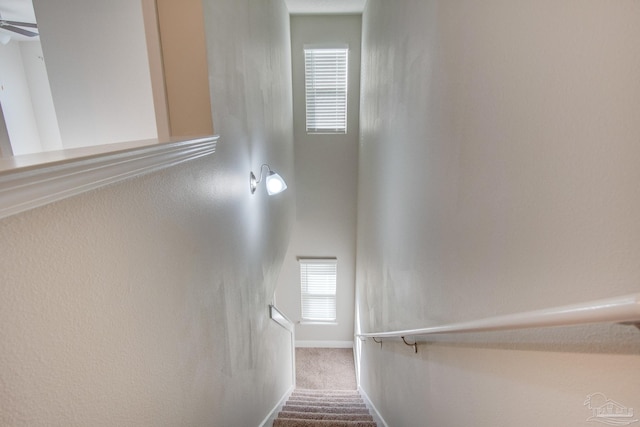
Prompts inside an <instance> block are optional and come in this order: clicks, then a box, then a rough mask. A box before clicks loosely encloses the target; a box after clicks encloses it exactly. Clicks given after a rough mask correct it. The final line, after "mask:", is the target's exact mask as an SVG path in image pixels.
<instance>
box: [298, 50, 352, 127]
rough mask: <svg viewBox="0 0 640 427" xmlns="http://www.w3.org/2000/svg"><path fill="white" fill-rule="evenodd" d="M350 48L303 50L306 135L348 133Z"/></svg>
mask: <svg viewBox="0 0 640 427" xmlns="http://www.w3.org/2000/svg"><path fill="white" fill-rule="evenodd" d="M348 57H349V47H348V46H347V45H341V46H334V47H315V46H312V45H305V47H304V76H305V94H306V106H307V108H306V111H307V133H347V86H348V85H347V75H348V63H349V61H348Z"/></svg>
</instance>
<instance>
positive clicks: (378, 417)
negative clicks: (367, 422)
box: [358, 386, 389, 427]
mask: <svg viewBox="0 0 640 427" xmlns="http://www.w3.org/2000/svg"><path fill="white" fill-rule="evenodd" d="M358 391H359V392H360V396H362V398H363V399H364V403H365V405H367V408H369V411H370V412H373V419H374V420H375V422H376V423H377V424H378V425H379V426H380V425H381V426H383V427H389V425H388V424H387V422H386V421H385V420H384V418H382V415H380V412H378V408H376V406H375V405H374V404H373V402H371V399H369V396H368V395H367V393H366V392H365V391H364V390H363V389H362V387H360V386H358Z"/></svg>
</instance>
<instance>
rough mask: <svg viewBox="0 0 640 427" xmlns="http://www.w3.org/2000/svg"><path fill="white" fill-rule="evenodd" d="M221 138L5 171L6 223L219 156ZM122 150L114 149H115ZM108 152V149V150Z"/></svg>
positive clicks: (0, 182)
mask: <svg viewBox="0 0 640 427" xmlns="http://www.w3.org/2000/svg"><path fill="white" fill-rule="evenodd" d="M218 138H219V137H218V136H211V137H206V138H197V139H190V140H184V141H177V142H167V143H162V144H149V143H148V142H146V143H144V144H145V145H143V146H138V147H133V148H131V144H128V145H126V146H127V147H128V148H126V149H120V150H118V151H109V152H106V153H98V154H93V155H92V154H89V155H84V156H80V157H75V158H66V157H65V156H62V160H59V161H54V162H50V163H44V164H35V165H29V166H25V167H17V168H15V169H13V170H5V171H0V218H4V217H7V216H11V215H15V214H17V213H20V212H24V211H26V210H29V209H33V208H35V207H38V206H42V205H45V204H48V203H51V202H55V201H58V200H62V199H65V198H67V197H71V196H75V195H77V194H80V193H84V192H86V191H89V190H93V189H95V188H98V187H102V186H105V185H108V184H112V183H115V182H118V181H122V180H125V179H128V178H132V177H135V176H139V175H142V174H145V173H149V172H152V171H156V170H160V169H164V168H167V167H169V166H173V165H176V164H178V163H182V162H186V161H188V160H193V159H197V158H199V157H202V156H206V155H209V154H213V153H214V152H215V150H216V143H217V141H218ZM117 147H121V146H119V145H117V144H114V148H116V149H117ZM102 149H104V148H102Z"/></svg>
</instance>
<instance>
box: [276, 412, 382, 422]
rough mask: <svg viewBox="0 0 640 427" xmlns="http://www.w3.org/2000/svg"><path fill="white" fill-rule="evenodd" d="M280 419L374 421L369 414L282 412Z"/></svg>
mask: <svg viewBox="0 0 640 427" xmlns="http://www.w3.org/2000/svg"><path fill="white" fill-rule="evenodd" d="M279 417H280V418H297V419H304V420H343V421H373V417H372V416H371V415H368V414H323V413H317V412H284V411H283V412H280V414H279Z"/></svg>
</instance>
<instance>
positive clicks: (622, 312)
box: [358, 293, 640, 338]
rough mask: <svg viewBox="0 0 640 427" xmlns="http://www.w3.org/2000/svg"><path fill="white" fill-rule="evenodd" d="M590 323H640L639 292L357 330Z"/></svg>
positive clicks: (424, 331)
mask: <svg viewBox="0 0 640 427" xmlns="http://www.w3.org/2000/svg"><path fill="white" fill-rule="evenodd" d="M588 323H629V324H636V325H638V324H639V323H640V293H637V294H631V295H625V296H621V297H615V298H607V299H601V300H597V301H590V302H585V303H581V304H572V305H565V306H561V307H554V308H547V309H543V310H534V311H527V312H523V313H516V314H507V315H503V316H495V317H486V318H484V319H479V320H474V321H467V322H460V323H451V324H448V325H441V326H431V327H427V328H421V329H407V330H404V331H389V332H372V333H361V334H358V337H361V338H400V337H409V336H413V337H415V336H421V335H434V334H448V333H462V332H489V331H506V330H513V329H526V328H541V327H551V326H572V325H582V324H588Z"/></svg>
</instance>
